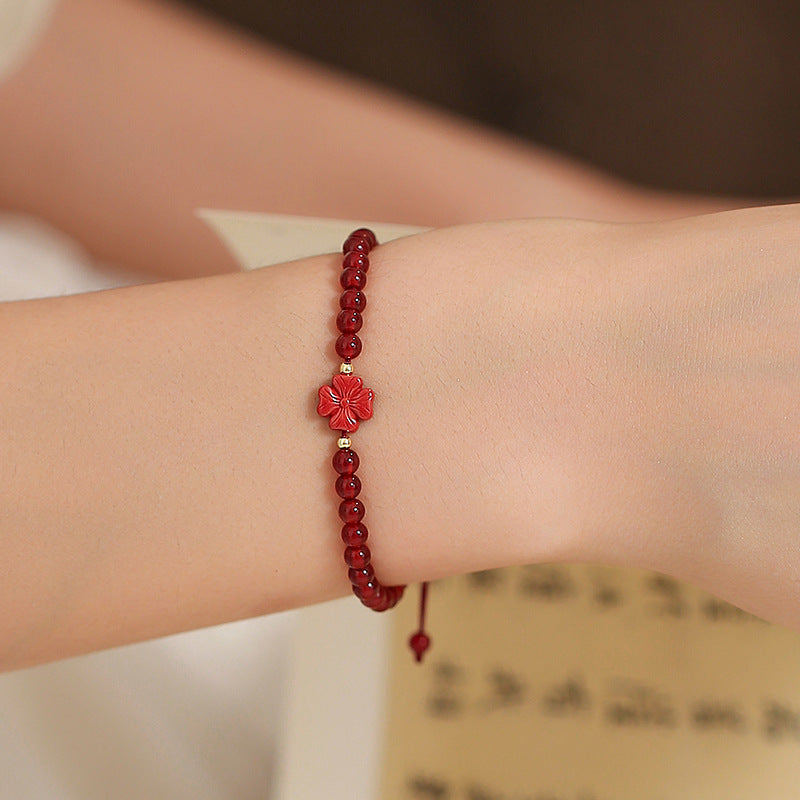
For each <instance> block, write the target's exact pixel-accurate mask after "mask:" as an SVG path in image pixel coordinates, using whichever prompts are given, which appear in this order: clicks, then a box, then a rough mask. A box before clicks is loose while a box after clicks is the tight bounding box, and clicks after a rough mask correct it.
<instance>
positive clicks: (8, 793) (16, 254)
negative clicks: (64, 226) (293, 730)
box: [0, 215, 295, 800]
mask: <svg viewBox="0 0 800 800" xmlns="http://www.w3.org/2000/svg"><path fill="white" fill-rule="evenodd" d="M137 282H141V280H140V279H137V276H135V275H130V274H124V273H121V272H119V271H117V272H114V273H112V272H109V271H108V270H101V269H99V268H98V267H96V266H95V265H93V264H92V263H91V262H90V260H89V259H88V258H87V257H86V254H85V253H84V252H83V251H82V250H81V248H80V247H79V246H78V245H77V244H75V243H74V242H72V241H71V240H69V239H67V238H66V237H64V236H63V235H61V234H59V233H58V232H57V231H54V230H52V229H50V228H46V227H44V226H43V225H41V224H40V223H38V222H35V221H33V220H30V219H26V218H22V217H12V216H2V215H0V300H19V299H24V298H31V297H44V296H48V295H55V294H72V293H76V292H85V291H92V290H95V289H104V288H109V287H111V286H121V285H126V284H130V283H137ZM294 620H295V614H281V615H276V616H273V617H267V618H263V619H256V620H249V621H246V622H237V623H233V624H230V625H224V626H220V627H217V628H210V629H207V630H203V631H195V632H192V633H188V634H181V635H179V636H173V637H168V638H166V639H160V640H156V641H153V642H148V643H145V644H138V645H132V646H129V647H124V648H118V649H116V650H109V651H106V652H103V653H97V654H94V655H91V656H82V657H80V658H74V659H70V660H68V661H64V662H60V663H54V664H48V665H45V666H42V667H36V668H33V669H27V670H20V671H17V672H13V673H9V674H6V675H0V799H2V800H108V798H113V799H114V800H144V798H147V800H151V799H152V800H179V799H181V800H183V798H192V800H245V799H247V800H249V799H250V798H259V800H264V798H269V797H270V796H271V783H272V781H273V768H274V760H275V747H276V743H277V739H278V733H279V729H280V724H279V721H280V719H281V715H282V713H283V712H282V704H283V697H284V695H285V681H286V664H287V650H288V649H289V648H288V639H289V634H290V632H291V630H292V628H293V626H294Z"/></svg>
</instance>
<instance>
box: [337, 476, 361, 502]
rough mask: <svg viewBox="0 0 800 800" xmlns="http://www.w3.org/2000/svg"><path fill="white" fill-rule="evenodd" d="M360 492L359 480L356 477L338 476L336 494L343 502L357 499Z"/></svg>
mask: <svg viewBox="0 0 800 800" xmlns="http://www.w3.org/2000/svg"><path fill="white" fill-rule="evenodd" d="M360 491H361V479H360V478H359V477H358V475H340V476H339V477H338V478H337V479H336V494H338V495H339V497H341V498H343V499H344V500H352V499H353V498H354V497H358V493H359V492H360Z"/></svg>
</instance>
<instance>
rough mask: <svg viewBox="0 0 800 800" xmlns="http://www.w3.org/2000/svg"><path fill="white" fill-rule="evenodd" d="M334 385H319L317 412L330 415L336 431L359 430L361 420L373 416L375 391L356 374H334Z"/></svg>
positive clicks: (332, 427)
mask: <svg viewBox="0 0 800 800" xmlns="http://www.w3.org/2000/svg"><path fill="white" fill-rule="evenodd" d="M331 383H332V384H333V386H320V387H319V403H318V404H317V413H318V414H320V415H321V416H323V417H328V416H330V420H329V422H328V424H329V425H330V427H331V430H334V431H357V430H358V423H359V420H364V419H369V418H370V417H371V416H372V400H373V398H374V397H375V393H374V392H373V391H372V389H367V388H366V387H365V386H364V385H363V383H362V380H361V378H359V377H357V376H356V375H345V374H342V373H340V374H338V375H334V376H333V380H332V381H331Z"/></svg>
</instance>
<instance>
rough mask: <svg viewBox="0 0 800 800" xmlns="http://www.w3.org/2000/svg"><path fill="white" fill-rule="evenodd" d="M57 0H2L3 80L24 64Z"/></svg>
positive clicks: (0, 42)
mask: <svg viewBox="0 0 800 800" xmlns="http://www.w3.org/2000/svg"><path fill="white" fill-rule="evenodd" d="M55 4H56V0H0V80H2V79H3V78H4V77H6V76H7V75H9V74H10V73H11V72H13V71H14V70H15V69H16V68H17V67H18V66H20V65H21V64H22V62H23V61H24V60H25V57H26V56H27V55H28V53H29V52H30V51H31V49H32V48H33V46H34V45H35V43H36V39H37V37H38V36H39V34H40V33H41V31H43V30H44V28H45V26H46V25H47V21H48V19H49V17H50V14H51V12H52V10H53V8H54V6H55Z"/></svg>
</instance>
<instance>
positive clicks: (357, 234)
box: [342, 228, 378, 253]
mask: <svg viewBox="0 0 800 800" xmlns="http://www.w3.org/2000/svg"><path fill="white" fill-rule="evenodd" d="M351 238H352V239H366V241H367V243H368V244H369V246H370V249H371V248H373V247H377V246H378V237H377V236H376V235H375V233H374V232H373V231H371V230H370V229H369V228H357V229H356V230H354V231H353V232H352V233H351V234H350V236H348V237H347V239H345V242H344V246H343V247H342V252H344V253H346V252H347V251H348V250H350V248H349V247H348V246H347V243H348V241H350V239H351Z"/></svg>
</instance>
